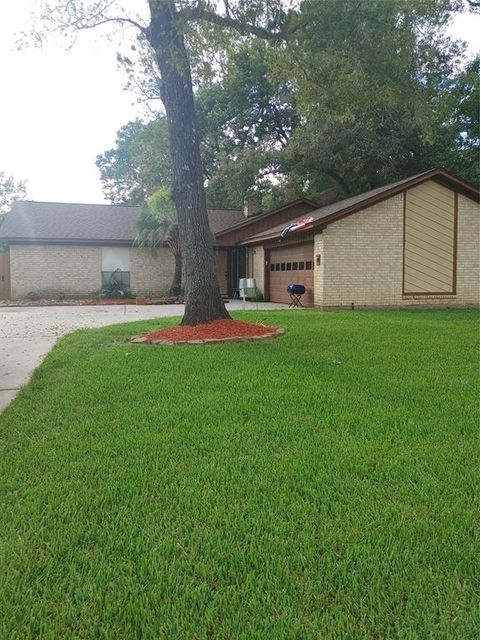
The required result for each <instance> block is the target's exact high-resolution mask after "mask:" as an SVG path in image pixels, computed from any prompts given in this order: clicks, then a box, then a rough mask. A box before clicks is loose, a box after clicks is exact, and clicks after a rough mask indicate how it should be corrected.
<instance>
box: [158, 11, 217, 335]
mask: <svg viewBox="0 0 480 640" xmlns="http://www.w3.org/2000/svg"><path fill="white" fill-rule="evenodd" d="M149 6H150V15H151V22H150V28H149V30H148V38H149V41H150V44H151V45H152V47H153V50H154V51H155V56H156V59H157V63H158V67H159V69H160V74H161V88H160V91H161V93H160V95H161V99H162V102H163V104H164V106H165V111H166V113H167V122H168V131H169V138H170V155H171V158H172V197H173V201H174V203H175V206H176V208H177V215H178V227H179V232H180V245H181V253H182V260H183V272H184V284H185V314H184V316H183V320H182V324H186V325H196V324H203V323H207V322H211V321H212V320H216V319H219V318H229V317H230V316H229V315H228V312H227V310H226V308H225V305H224V304H223V301H222V297H221V294H220V287H219V284H218V277H217V270H216V260H215V253H214V250H213V237H212V234H211V232H210V228H209V225H208V216H207V202H206V197H205V189H204V186H203V180H204V178H203V167H202V161H201V157H200V146H199V137H198V132H197V122H196V115H195V107H194V102H193V88H192V75H191V68H190V62H189V59H188V54H187V51H186V48H185V41H184V38H183V35H182V34H181V33H180V31H179V30H178V27H177V21H176V19H177V18H178V14H177V13H176V9H175V3H174V2H172V1H171V0H149Z"/></svg>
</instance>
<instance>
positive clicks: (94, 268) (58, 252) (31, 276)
mask: <svg viewBox="0 0 480 640" xmlns="http://www.w3.org/2000/svg"><path fill="white" fill-rule="evenodd" d="M101 268H102V249H101V247H88V246H80V245H78V246H77V245H32V244H25V245H21V244H12V245H11V246H10V274H11V297H12V298H13V299H18V298H23V297H25V296H26V295H27V294H28V293H30V292H34V293H36V294H38V295H41V296H45V297H49V296H52V295H58V294H67V295H75V296H79V295H88V294H91V293H94V292H98V291H99V290H100V289H101Z"/></svg>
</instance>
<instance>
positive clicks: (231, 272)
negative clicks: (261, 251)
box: [228, 247, 247, 297]
mask: <svg viewBox="0 0 480 640" xmlns="http://www.w3.org/2000/svg"><path fill="white" fill-rule="evenodd" d="M246 271H247V259H246V249H245V247H230V248H229V249H228V295H229V296H230V297H233V295H234V293H235V292H236V291H237V290H238V281H239V280H240V278H246V277H247V273H246Z"/></svg>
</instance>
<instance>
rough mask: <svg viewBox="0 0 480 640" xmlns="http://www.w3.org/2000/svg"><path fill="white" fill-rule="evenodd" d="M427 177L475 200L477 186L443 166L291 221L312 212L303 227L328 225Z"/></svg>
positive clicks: (260, 236)
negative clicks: (307, 223)
mask: <svg viewBox="0 0 480 640" xmlns="http://www.w3.org/2000/svg"><path fill="white" fill-rule="evenodd" d="M430 179H435V180H437V181H438V182H441V183H442V184H445V185H446V186H450V187H451V188H452V189H456V190H457V191H459V192H461V193H464V194H465V195H466V196H468V197H470V198H473V199H474V200H476V201H477V202H478V200H479V198H480V192H479V189H478V188H477V187H475V186H474V185H472V184H470V183H469V182H465V181H464V180H461V179H460V178H458V177H457V176H455V175H454V174H452V173H450V172H448V171H445V170H443V169H430V170H429V171H424V172H422V173H418V174H417V175H415V176H410V177H409V178H405V179H404V180H399V181H398V182H392V183H391V184H387V185H384V186H383V187H377V188H376V189H371V190H370V191H366V192H365V193H359V194H358V195H356V196H352V197H351V198H346V199H344V200H339V201H338V202H334V203H333V204H329V205H327V206H326V207H321V208H319V209H316V210H315V211H312V212H310V213H308V214H305V213H304V214H303V215H301V216H299V217H297V218H294V219H293V220H291V221H290V223H293V222H297V221H300V220H304V219H305V218H306V217H310V216H311V217H312V218H313V222H311V223H310V224H309V225H307V226H306V227H305V230H306V231H308V229H310V228H315V227H318V226H323V225H327V224H330V223H331V222H334V221H335V220H337V219H338V218H341V217H344V216H345V215H349V214H351V213H356V212H357V211H361V210H362V209H365V208H366V207H368V206H371V205H372V204H375V203H376V202H381V201H382V200H385V199H386V198H389V197H391V196H393V195H395V194H397V193H401V192H402V191H404V190H405V189H406V188H409V187H412V186H414V185H416V184H419V183H421V182H424V181H425V180H430ZM290 223H289V224H290ZM286 226H287V225H286V224H285V223H283V224H280V225H276V226H275V227H272V228H270V229H267V230H266V231H262V232H261V233H257V234H255V235H253V236H250V238H247V240H245V241H244V243H243V244H249V243H258V242H259V241H261V240H266V239H269V238H276V237H278V236H280V234H281V233H282V231H283V230H284V229H285V227H286Z"/></svg>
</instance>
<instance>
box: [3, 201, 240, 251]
mask: <svg viewBox="0 0 480 640" xmlns="http://www.w3.org/2000/svg"><path fill="white" fill-rule="evenodd" d="M139 213H140V207H130V206H127V205H117V204H73V203H65V202H37V201H33V200H17V201H16V202H15V203H14V204H13V207H12V211H11V212H10V213H9V214H7V216H6V219H5V221H4V222H3V224H2V225H1V226H0V239H4V240H9V241H12V242H14V241H19V242H22V241H23V242H48V241H50V242H57V243H60V242H62V241H63V242H69V243H74V242H79V243H82V244H88V243H90V244H99V243H101V242H108V243H110V244H115V243H119V244H131V243H132V242H133V241H134V239H135V237H136V235H137V229H136V221H137V218H138V215H139ZM208 219H209V223H210V229H211V230H212V233H218V232H220V231H223V230H224V229H226V228H228V227H230V226H232V225H235V224H238V222H240V221H241V220H244V219H245V216H244V214H243V212H242V211H240V210H237V209H212V210H209V212H208Z"/></svg>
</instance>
